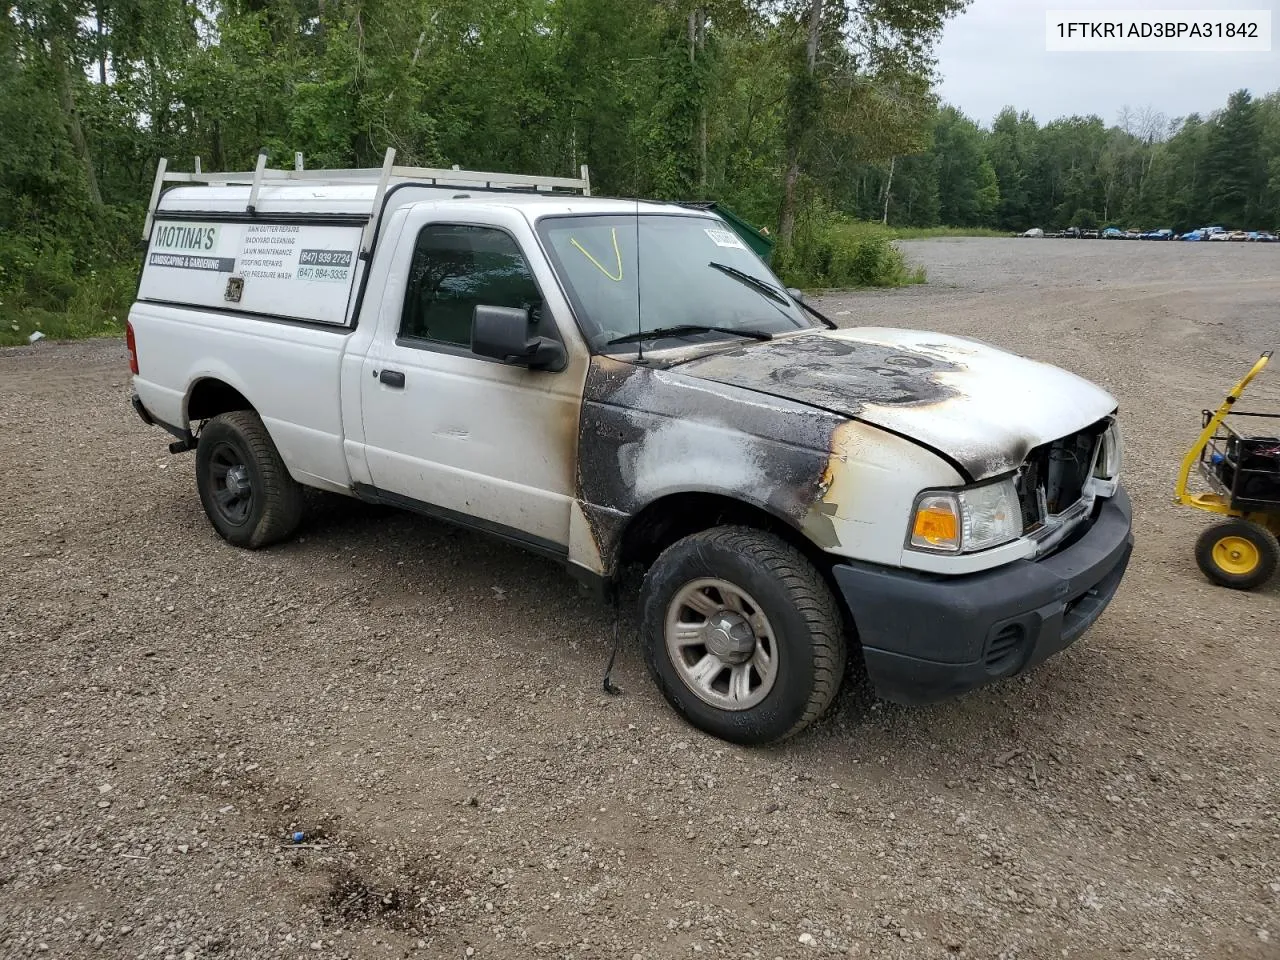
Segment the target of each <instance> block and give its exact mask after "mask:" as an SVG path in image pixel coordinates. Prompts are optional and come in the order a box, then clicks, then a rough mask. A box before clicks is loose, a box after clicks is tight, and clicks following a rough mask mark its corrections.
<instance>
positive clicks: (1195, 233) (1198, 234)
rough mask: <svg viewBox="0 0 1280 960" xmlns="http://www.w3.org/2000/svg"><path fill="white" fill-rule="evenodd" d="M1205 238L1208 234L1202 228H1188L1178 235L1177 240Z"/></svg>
mask: <svg viewBox="0 0 1280 960" xmlns="http://www.w3.org/2000/svg"><path fill="white" fill-rule="evenodd" d="M1207 238H1208V235H1207V234H1205V233H1204V231H1202V230H1188V231H1187V232H1186V233H1184V234H1182V235H1181V236H1179V237H1178V239H1179V240H1205V239H1207Z"/></svg>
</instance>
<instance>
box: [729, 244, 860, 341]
mask: <svg viewBox="0 0 1280 960" xmlns="http://www.w3.org/2000/svg"><path fill="white" fill-rule="evenodd" d="M707 266H709V267H714V268H715V269H717V270H719V271H720V272H721V273H726V274H728V275H729V276H731V277H733V279H735V280H741V281H742V282H743V283H745V284H746V285H747V286H749V287H751V288H752V289H754V290H759V291H760V292H761V293H763V294H764V295H765V296H766V297H768V298H769V299H770V300H775V301H777V302H778V303H780V304H782V305H783V306H786V305H787V304H789V303H791V302H792V301H794V302H795V303H796V304H798V305H799V307H800V309H801V310H804V311H805V312H806V313H811V314H813V316H815V317H817V318H818V320H820V321H821V322H822V325H823V326H825V327H827V328H829V329H831V330H838V329H839V327H838V326H837V324H836V322H835V321H834V320H832V319H831V318H830V317H828V316H825V315H824V314H821V313H819V312H818V311H817V310H815V309H814V308H813V307H811V306H809V304H807V303H805V302H804V301H803V300H801V299H799V298H798V297H792V296H790V295H789V294H786V295H784V293H783V291H781V290H779V289H778V288H777V287H775V286H774V285H773V284H771V283H766V282H765V281H764V280H761V279H760V278H759V277H753V276H752V275H751V274H749V273H747V272H745V271H743V270H739V269H738V268H737V267H731V266H729V265H728V264H727V263H716V262H715V261H714V260H713V261H711V262H710V263H708V264H707Z"/></svg>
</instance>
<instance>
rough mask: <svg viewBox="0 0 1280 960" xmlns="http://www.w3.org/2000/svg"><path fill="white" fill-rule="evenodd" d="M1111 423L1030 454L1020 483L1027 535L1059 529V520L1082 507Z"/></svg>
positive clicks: (1100, 421)
mask: <svg viewBox="0 0 1280 960" xmlns="http://www.w3.org/2000/svg"><path fill="white" fill-rule="evenodd" d="M1108 422H1109V421H1107V420H1099V421H1098V422H1097V423H1095V424H1092V425H1091V426H1089V427H1086V428H1085V429H1084V430H1081V431H1079V432H1077V433H1072V434H1068V435H1067V436H1065V437H1061V438H1059V439H1057V440H1054V441H1052V442H1050V443H1045V444H1041V445H1040V446H1038V447H1036V448H1034V449H1033V450H1032V451H1031V452H1030V453H1029V454H1028V455H1027V459H1026V461H1025V462H1024V463H1023V465H1022V469H1021V471H1019V474H1018V480H1017V487H1018V501H1019V503H1020V505H1021V507H1022V528H1023V530H1024V531H1025V532H1027V533H1034V532H1035V531H1036V530H1039V529H1043V528H1045V527H1047V526H1057V524H1054V523H1052V521H1053V520H1054V519H1055V518H1063V519H1065V517H1064V515H1066V514H1072V513H1074V512H1075V511H1074V510H1073V508H1078V507H1079V506H1081V505H1082V504H1081V501H1082V498H1083V497H1084V495H1085V486H1086V484H1087V483H1088V482H1089V477H1090V476H1092V474H1093V469H1094V464H1095V461H1096V459H1097V456H1098V444H1099V441H1100V439H1101V437H1102V435H1103V433H1105V432H1106V429H1107V425H1108Z"/></svg>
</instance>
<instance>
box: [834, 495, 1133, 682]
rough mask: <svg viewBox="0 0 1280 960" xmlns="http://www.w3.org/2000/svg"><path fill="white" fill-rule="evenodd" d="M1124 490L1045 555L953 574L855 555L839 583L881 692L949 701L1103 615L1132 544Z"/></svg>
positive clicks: (1039, 656)
mask: <svg viewBox="0 0 1280 960" xmlns="http://www.w3.org/2000/svg"><path fill="white" fill-rule="evenodd" d="M1131 520H1132V507H1131V506H1130V503H1129V496H1128V494H1127V493H1125V491H1124V488H1123V487H1122V488H1120V489H1118V490H1117V491H1116V494H1115V496H1113V497H1110V498H1108V499H1107V500H1104V501H1102V505H1101V507H1100V508H1099V512H1098V516H1097V518H1096V519H1095V520H1094V522H1093V525H1092V526H1091V527H1090V528H1089V530H1088V532H1086V533H1085V534H1084V536H1082V537H1081V538H1080V539H1079V540H1077V541H1076V542H1075V543H1072V544H1071V545H1070V546H1067V547H1064V548H1063V549H1061V550H1059V551H1058V552H1057V553H1055V554H1052V555H1051V556H1048V557H1045V558H1044V559H1043V560H1036V561H1033V560H1017V561H1014V562H1013V563H1009V564H1006V565H1005V566H1002V567H998V568H996V569H994V570H986V571H983V572H981V573H974V574H968V575H965V576H956V577H944V576H938V575H933V574H927V573H918V572H914V571H909V570H902V569H894V568H888V567H881V566H875V565H873V564H866V563H858V562H848V563H842V564H839V565H838V566H836V567H835V568H834V571H833V572H834V575H835V579H836V583H837V584H838V585H839V587H840V590H841V592H842V593H843V594H844V599H845V602H846V604H847V605H848V608H849V610H850V611H851V614H852V617H853V621H854V623H855V624H856V626H857V629H858V635H859V638H860V639H861V642H862V652H863V655H864V657H865V658H866V664H867V673H868V674H869V676H870V678H871V683H872V685H873V686H874V687H875V690H876V694H877V695H878V696H880V697H882V698H884V699H886V700H892V701H894V702H896V703H905V704H919V703H930V702H932V701H936V700H944V699H946V698H948V697H952V696H955V695H956V694H959V693H963V692H964V691H966V690H971V689H973V688H974V687H979V686H982V685H983V684H985V683H989V682H991V681H992V680H997V679H999V678H1001V677H1008V676H1012V675H1014V674H1016V673H1021V672H1022V671H1023V670H1025V669H1027V668H1028V667H1031V666H1033V665H1035V664H1037V663H1039V662H1041V661H1042V660H1045V659H1046V658H1048V657H1050V656H1052V655H1053V654H1055V653H1057V652H1058V651H1059V650H1061V649H1063V648H1064V647H1066V646H1068V645H1069V644H1071V643H1072V642H1073V641H1074V640H1075V639H1076V638H1077V637H1079V636H1080V635H1081V634H1082V633H1084V631H1085V630H1087V629H1088V628H1089V626H1090V625H1091V624H1092V623H1093V622H1094V621H1095V620H1097V619H1098V617H1099V615H1100V614H1101V613H1102V611H1103V610H1104V609H1106V606H1107V604H1108V603H1110V602H1111V598H1112V597H1113V596H1114V595H1115V592H1116V589H1117V588H1118V587H1119V586H1120V579H1121V577H1123V576H1124V571H1125V568H1126V567H1127V566H1128V564H1129V555H1130V554H1131V553H1132V551H1133V533H1132V532H1131Z"/></svg>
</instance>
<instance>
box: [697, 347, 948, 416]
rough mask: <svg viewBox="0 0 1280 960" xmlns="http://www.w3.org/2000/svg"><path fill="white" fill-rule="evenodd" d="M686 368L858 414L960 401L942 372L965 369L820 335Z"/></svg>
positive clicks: (917, 353) (924, 355) (918, 353)
mask: <svg viewBox="0 0 1280 960" xmlns="http://www.w3.org/2000/svg"><path fill="white" fill-rule="evenodd" d="M679 369H680V370H681V371H682V372H684V373H687V374H689V375H692V376H696V377H702V378H703V379H706V380H713V381H716V382H717V383H729V384H734V385H737V386H742V387H746V388H748V389H751V390H758V391H760V392H761V393H767V394H770V395H771V396H777V397H786V398H789V399H793V400H799V401H801V402H803V403H808V404H812V405H813V406H816V407H822V408H823V409H826V410H834V411H838V412H839V413H842V414H845V415H847V416H857V415H858V414H859V413H860V412H861V411H862V409H863V408H864V407H865V406H867V405H869V404H876V405H896V404H928V403H939V402H941V401H944V400H948V399H950V398H951V397H954V396H957V395H958V394H959V391H958V390H957V389H956V388H955V387H953V386H949V385H948V384H946V383H945V382H943V381H942V380H941V379H940V378H939V375H940V374H946V373H954V372H956V371H958V370H960V369H962V368H961V366H960V365H959V364H956V363H952V362H951V361H949V360H946V359H944V358H942V357H940V356H938V355H937V354H935V353H932V352H925V351H922V350H912V349H907V348H905V347H898V346H886V345H884V344H878V343H859V342H857V341H851V340H845V339H839V338H836V337H832V336H827V335H824V334H816V333H815V334H801V335H799V336H792V337H785V338H782V339H778V340H774V341H771V342H767V343H760V344H755V343H753V344H750V345H748V346H743V347H739V348H737V349H735V350H729V351H726V352H724V353H718V354H716V355H715V356H711V357H706V358H703V359H699V360H692V361H689V362H687V363H684V364H682V365H681V366H680V367H679Z"/></svg>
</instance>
